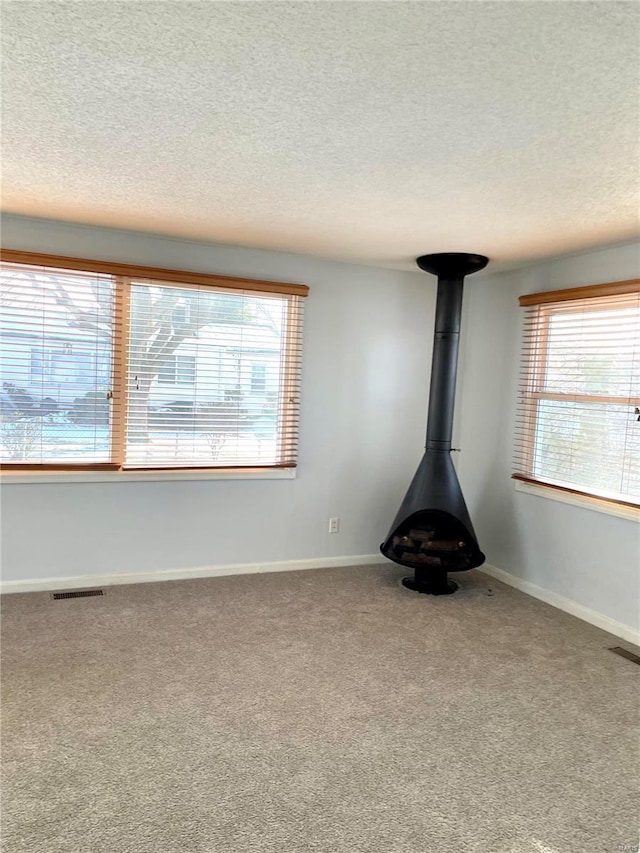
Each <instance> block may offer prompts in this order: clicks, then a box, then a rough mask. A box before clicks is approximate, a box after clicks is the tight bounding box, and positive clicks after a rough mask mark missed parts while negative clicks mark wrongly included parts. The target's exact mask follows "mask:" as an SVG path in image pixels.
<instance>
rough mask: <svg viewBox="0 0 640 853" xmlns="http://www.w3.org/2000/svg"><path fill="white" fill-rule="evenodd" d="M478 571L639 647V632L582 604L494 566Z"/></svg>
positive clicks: (486, 566) (484, 567)
mask: <svg viewBox="0 0 640 853" xmlns="http://www.w3.org/2000/svg"><path fill="white" fill-rule="evenodd" d="M478 571H479V572H484V573H485V574H486V575H490V576H491V577H492V578H496V580H499V581H502V582H503V583H506V584H508V585H509V586H512V587H514V588H515V589H519V590H520V591H521V592H526V594H527V595H530V596H532V597H533V598H538V599H540V601H544V602H546V603H547V604H551V605H552V607H557V608H558V609H559V610H564V612H565V613H570V614H571V615H572V616H577V617H578V619H582V620H583V621H584V622H589V623H590V624H591V625H595V626H596V628H602V630H603V631H608V632H609V633H610V634H614V635H615V636H616V637H620V638H621V639H622V640H627V642H629V643H634V644H635V645H636V646H640V631H636V630H635V629H634V628H631V627H630V626H629V625H625V624H624V623H623V622H618V621H616V620H615V619H611V617H609V616H604V615H603V614H602V613H597V612H596V611H595V610H590V609H589V608H588V607H583V606H582V604H578V603H577V602H576V601H573V600H572V599H570V598H565V597H564V596H563V595H558V594H557V593H556V592H551V591H550V590H548V589H545V588H544V587H542V586H537V584H534V583H531V581H527V580H524V579H523V578H519V577H517V575H512V574H509V572H505V571H504V570H503V569H498V568H497V567H496V566H491V565H488V564H486V565H484V566H481V567H480V568H479V569H478Z"/></svg>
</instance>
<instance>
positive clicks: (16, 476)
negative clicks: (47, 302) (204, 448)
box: [0, 248, 309, 483]
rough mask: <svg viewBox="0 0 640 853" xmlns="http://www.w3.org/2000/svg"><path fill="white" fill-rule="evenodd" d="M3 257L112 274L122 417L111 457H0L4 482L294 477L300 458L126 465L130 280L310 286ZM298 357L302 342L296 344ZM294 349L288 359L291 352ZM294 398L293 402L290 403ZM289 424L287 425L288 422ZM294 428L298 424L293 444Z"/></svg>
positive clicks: (291, 372)
mask: <svg viewBox="0 0 640 853" xmlns="http://www.w3.org/2000/svg"><path fill="white" fill-rule="evenodd" d="M0 261H1V262H2V263H6V264H16V265H24V266H30V267H43V268H52V269H58V270H65V269H66V270H73V271H77V272H86V273H102V274H106V275H109V276H111V277H112V279H113V287H114V315H113V316H114V319H113V329H114V336H113V345H112V358H113V366H112V390H111V392H110V396H113V397H116V398H117V399H118V400H119V405H120V415H119V416H117V417H111V419H110V435H109V441H110V445H109V447H110V461H109V462H93V463H70V464H69V463H47V462H44V463H42V462H33V463H30V462H0V474H1V475H2V480H3V481H4V482H5V483H6V482H8V481H9V482H20V483H22V482H107V481H111V480H118V481H123V480H124V481H131V482H135V481H141V480H142V481H144V480H158V479H160V480H176V479H236V478H239V479H248V478H251V479H254V478H255V479H283V478H284V479H289V478H293V477H295V470H296V466H297V459H296V460H295V462H294V463H293V464H289V463H283V464H274V465H265V466H260V465H238V466H234V465H226V466H211V467H208V466H194V465H185V466H171V467H160V466H158V467H153V466H150V467H149V468H127V467H125V445H126V411H127V393H128V389H127V363H128V358H129V319H130V305H131V294H130V290H131V284H132V282H135V281H148V282H152V281H155V282H157V283H158V285H160V286H162V285H166V286H171V287H192V288H193V287H196V288H203V289H204V288H212V289H214V290H217V291H220V290H228V291H229V292H230V293H232V292H235V293H239V292H240V293H247V292H249V293H250V292H255V294H256V295H259V294H266V295H280V296H285V297H306V296H307V295H308V293H309V287H308V286H307V285H305V284H300V283H294V282H280V281H269V280H261V279H249V278H239V277H233V276H223V275H216V274H212V273H201V272H195V271H189V270H175V269H168V268H164V267H163V268H160V267H147V266H139V265H132V264H122V263H117V262H111V261H101V260H95V259H88V258H77V257H69V256H66V255H51V254H41V253H34V252H25V251H20V250H12V249H4V248H3V249H0ZM293 304H294V305H297V307H298V310H297V311H288V312H287V323H286V327H285V328H284V329H283V334H282V352H281V358H282V360H283V365H284V372H283V379H282V385H281V399H280V400H279V401H278V402H279V410H280V414H281V415H283V416H285V410H286V409H287V407H288V405H289V404H291V405H295V406H296V407H297V406H298V405H299V387H298V383H299V364H298V365H297V364H295V363H294V362H295V353H296V346H295V344H296V335H297V334H298V333H299V331H300V322H299V318H298V316H297V315H298V313H299V312H300V311H301V310H302V307H301V306H302V303H301V302H300V303H296V302H294V303H293ZM297 351H298V355H299V354H300V347H299V346H298V347H297ZM292 354H293V356H294V357H293V358H292V357H290V356H291V355H292ZM196 369H197V366H196ZM294 400H295V402H294ZM288 429H289V430H291V429H292V428H291V427H289V428H288ZM298 434H299V426H298V425H297V424H296V426H295V436H296V442H297V437H298ZM283 441H285V437H284V436H282V437H281V439H280V443H279V446H278V451H277V453H278V458H282V454H281V449H282V442H283Z"/></svg>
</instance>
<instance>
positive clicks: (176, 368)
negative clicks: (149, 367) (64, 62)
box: [158, 355, 196, 385]
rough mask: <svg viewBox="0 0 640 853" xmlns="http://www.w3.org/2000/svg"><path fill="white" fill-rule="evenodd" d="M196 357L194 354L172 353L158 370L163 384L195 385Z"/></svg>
mask: <svg viewBox="0 0 640 853" xmlns="http://www.w3.org/2000/svg"><path fill="white" fill-rule="evenodd" d="M195 381H196V358H195V356H194V355H170V356H169V357H168V358H167V360H166V361H165V363H164V364H163V365H162V367H161V368H160V369H159V371H158V382H161V383H162V384H163V385H194V384H195Z"/></svg>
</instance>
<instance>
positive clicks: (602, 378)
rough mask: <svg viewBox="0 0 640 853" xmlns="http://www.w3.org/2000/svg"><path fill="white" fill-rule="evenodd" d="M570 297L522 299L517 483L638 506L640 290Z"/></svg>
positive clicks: (626, 285)
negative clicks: (552, 486)
mask: <svg viewBox="0 0 640 853" xmlns="http://www.w3.org/2000/svg"><path fill="white" fill-rule="evenodd" d="M574 293H575V296H574V298H571V295H572V291H563V292H562V293H560V292H555V293H554V292H553V291H551V292H549V293H547V294H532V295H530V296H527V297H523V298H522V299H521V304H524V305H525V307H526V314H525V321H524V342H523V351H522V368H521V377H520V380H521V381H520V405H519V410H518V417H517V424H516V454H515V475H514V476H515V477H516V478H521V479H525V480H533V481H537V482H543V483H547V484H550V485H554V486H558V487H562V488H567V489H571V490H574V491H578V492H583V493H585V494H590V495H595V496H598V497H601V498H606V499H610V500H615V501H621V502H624V503H631V504H640V422H639V420H638V418H639V416H640V411H638V409H640V283H638V282H623V283H619V286H616V285H615V284H613V285H608V286H603V285H601V286H596V287H594V288H588V287H587V288H580V289H576V290H575V292H574ZM546 300H554V301H546Z"/></svg>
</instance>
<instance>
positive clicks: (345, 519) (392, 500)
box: [2, 216, 435, 581]
mask: <svg viewBox="0 0 640 853" xmlns="http://www.w3.org/2000/svg"><path fill="white" fill-rule="evenodd" d="M2 241H3V245H4V246H6V247H7V248H14V249H23V250H31V251H41V252H50V253H57V254H63V255H64V254H67V255H76V256H80V257H87V258H100V259H106V260H115V261H123V262H124V261H126V262H129V263H134V264H135V263H139V264H147V265H154V266H160V267H162V266H165V267H175V268H178V269H180V268H184V269H192V270H197V271H204V272H214V273H222V274H230V275H238V276H249V277H255V278H265V279H276V280H284V281H294V282H303V283H306V284H308V285H309V286H310V288H311V292H310V296H309V298H308V300H307V308H306V326H305V340H304V366H303V395H302V423H301V434H300V465H299V469H298V475H297V479H295V480H262V481H260V480H253V481H248V482H247V481H243V482H240V481H220V480H214V481H197V482H194V481H179V482H166V481H165V482H153V483H126V484H123V483H90V484H78V483H72V484H53V485H49V484H41V485H38V484H27V485H4V486H3V488H2V534H3V536H2V571H3V580H5V581H11V580H20V579H34V578H50V577H69V576H78V575H88V574H96V575H102V574H108V573H113V572H149V571H157V570H172V569H182V568H196V567H206V566H211V565H220V564H229V563H253V562H273V561H276V562H278V561H284V560H297V559H305V558H308V559H313V558H322V557H331V556H348V555H359V554H373V553H377V550H378V546H379V544H380V542H381V541H382V539H383V538H384V537H385V535H386V533H387V531H388V527H389V525H390V524H391V522H392V520H393V517H394V515H395V513H396V511H397V508H398V505H399V503H400V500H401V498H402V496H403V493H404V490H405V489H406V487H407V485H408V483H409V480H410V478H411V476H412V475H413V473H414V470H415V468H416V466H417V464H418V462H419V459H420V457H421V454H422V451H423V447H424V431H425V420H426V406H427V395H428V377H429V363H430V357H431V338H432V333H433V305H434V300H435V279H433V278H432V277H430V276H426V275H424V274H421V273H419V272H416V273H402V272H395V271H391V270H381V269H374V268H369V267H363V266H354V265H347V264H340V263H333V262H329V261H323V260H318V259H312V258H306V257H301V256H296V255H286V254H277V253H272V252H266V251H256V250H247V249H239V248H231V247H220V246H213V245H207V244H202V243H190V242H185V241H180V240H168V239H164V238H159V237H154V236H149V235H144V234H136V233H131V232H124V231H115V230H107V229H97V228H88V227H79V226H72V225H68V224H61V223H54V222H48V221H44V220H30V219H26V218H21V217H12V216H6V217H4V218H3V231H2ZM330 516H339V517H340V519H341V528H340V533H339V534H335V535H329V534H328V533H327V523H328V519H329V517H330Z"/></svg>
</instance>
